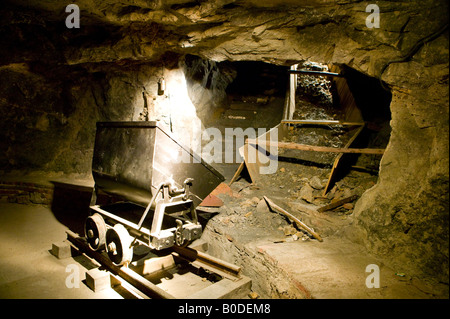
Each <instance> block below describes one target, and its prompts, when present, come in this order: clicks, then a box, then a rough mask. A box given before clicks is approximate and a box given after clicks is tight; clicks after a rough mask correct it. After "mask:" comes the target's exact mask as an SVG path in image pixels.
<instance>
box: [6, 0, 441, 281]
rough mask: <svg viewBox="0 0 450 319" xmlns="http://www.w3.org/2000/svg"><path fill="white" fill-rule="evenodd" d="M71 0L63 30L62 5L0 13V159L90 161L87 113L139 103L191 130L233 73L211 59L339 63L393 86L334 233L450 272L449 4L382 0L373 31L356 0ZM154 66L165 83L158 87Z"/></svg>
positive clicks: (26, 165)
mask: <svg viewBox="0 0 450 319" xmlns="http://www.w3.org/2000/svg"><path fill="white" fill-rule="evenodd" d="M76 3H77V5H79V7H80V16H81V18H80V23H81V27H80V29H68V28H66V26H65V24H64V21H65V18H66V17H67V15H68V14H67V13H65V10H64V9H65V4H64V3H60V2H54V1H26V0H16V1H14V3H12V2H9V1H6V3H5V4H4V6H3V7H2V9H1V11H0V18H1V21H2V23H1V27H0V75H1V77H0V79H1V80H0V81H1V82H2V83H1V86H0V96H1V100H0V109H1V111H2V115H3V117H2V120H1V122H0V129H1V132H2V138H1V139H0V170H3V171H5V172H7V171H10V170H14V169H17V170H26V169H31V170H50V171H53V170H60V171H65V172H84V171H86V172H89V169H90V158H91V153H92V147H93V136H94V130H95V122H96V121H97V120H114V119H117V120H138V119H146V116H148V115H147V113H146V112H145V108H147V112H148V114H149V115H150V116H157V117H159V118H160V120H161V121H162V122H164V123H166V125H169V126H170V121H169V123H168V122H167V120H168V118H169V119H170V118H171V115H170V114H172V115H174V116H173V117H172V118H171V119H172V121H173V122H172V127H175V128H176V130H179V131H178V132H177V134H183V132H185V131H186V130H187V129H191V127H192V126H194V127H197V129H199V126H201V123H200V122H199V121H201V118H202V117H205V116H206V117H207V114H208V111H207V109H208V106H207V105H210V104H212V105H214V104H215V103H220V102H219V101H221V100H222V99H223V96H222V95H221V94H222V93H221V92H222V91H223V88H224V87H225V86H226V85H227V83H228V82H229V81H230V80H231V79H232V77H233V75H232V72H231V73H230V72H227V71H224V72H219V71H218V69H217V68H216V66H217V65H215V63H217V62H221V61H244V60H248V61H264V62H269V63H274V64H278V65H286V66H288V65H291V64H294V63H301V62H303V61H307V60H311V61H317V62H322V63H327V64H332V63H334V64H340V65H346V66H349V67H351V68H353V69H355V70H357V71H359V72H362V73H364V74H366V75H368V76H371V77H375V78H378V79H381V80H382V81H384V83H385V84H386V86H388V87H389V89H390V90H391V93H392V102H391V107H390V108H391V113H392V114H391V115H392V120H391V128H392V133H391V139H390V142H389V144H388V147H387V150H386V153H385V155H384V156H383V159H382V161H381V164H380V175H379V181H378V183H377V185H375V186H374V187H373V188H372V189H370V190H369V191H367V192H366V193H365V194H364V195H363V196H362V197H361V199H360V200H359V201H358V203H357V205H356V207H355V222H354V224H353V225H352V226H351V227H349V228H348V229H346V230H343V234H344V235H346V236H349V237H350V238H352V239H353V240H355V241H358V242H361V243H363V244H365V245H366V246H367V247H368V248H369V249H370V250H371V251H372V252H375V253H377V254H379V255H380V256H383V257H389V258H391V260H392V261H391V262H392V264H393V265H396V266H397V267H398V268H399V269H402V270H403V271H405V272H406V271H408V272H411V273H420V274H424V275H428V276H433V277H435V279H436V280H440V281H443V282H447V283H448V216H449V213H448V212H449V207H448V176H449V171H448V164H449V161H448V151H449V147H448V144H449V143H448V138H449V134H448V133H449V131H448V127H449V125H448V115H449V114H448V102H449V101H448V3H447V1H444V0H440V1H431V0H425V1H408V2H398V1H395V2H392V1H377V2H376V4H377V5H378V6H379V8H380V28H372V29H370V28H368V27H367V26H366V18H367V17H368V15H369V14H370V13H367V12H366V10H365V9H366V7H367V5H368V4H370V2H364V1H363V2H361V1H352V0H343V1H339V2H336V1H329V0H317V1H293V0H273V1H253V0H244V1H234V0H220V1H208V0H205V1H184V0H170V1H129V0H125V1H121V2H120V3H119V2H117V1H113V0H107V1H102V2H101V3H97V2H94V1H91V0H80V1H77V2H76ZM187 54H190V55H195V56H198V57H200V58H202V59H203V60H204V61H206V60H209V62H198V61H199V60H195V59H194V60H191V61H188V64H189V63H190V65H191V66H193V68H192V70H203V71H202V72H203V73H202V72H192V73H190V71H188V72H187V74H188V77H187V81H186V79H185V78H183V76H182V74H186V68H185V67H184V66H182V64H181V65H180V64H179V63H180V61H183V57H184V56H185V55H187ZM195 65H197V66H195ZM199 74H200V75H199ZM220 74H221V76H219V75H220ZM161 76H164V79H165V80H166V85H167V88H168V91H167V92H166V94H163V95H158V94H157V93H155V92H157V85H158V83H157V82H158V81H159V80H160V78H161ZM213 78H216V79H217V80H216V81H215V84H216V85H213V86H210V85H207V83H211V81H209V80H208V79H213ZM219 78H220V79H219ZM192 79H196V81H191V80H192ZM183 81H185V82H186V83H183ZM173 86H178V87H180V88H181V89H178V90H176V92H170V89H171V88H172V87H173ZM185 87H186V88H185ZM185 96H189V97H190V98H191V100H190V102H191V104H192V103H194V102H195V103H194V106H193V105H190V104H189V103H188V105H187V106H185V107H184V108H183V110H184V112H186V113H185V114H187V115H183V113H176V114H174V113H170V114H169V113H168V112H169V111H170V107H171V106H172V105H173V103H169V104H168V100H171V101H172V102H173V101H181V102H180V103H184V102H186V100H185V99H184V97H185ZM152 105H153V106H154V107H153V108H152V107H151V106H152ZM196 106H197V107H196ZM151 112H154V114H151ZM186 119H189V121H191V120H192V121H191V122H192V123H194V125H187V124H185V123H186V122H187V121H186ZM174 123H175V124H176V125H173V124H174ZM194 144H195V143H194Z"/></svg>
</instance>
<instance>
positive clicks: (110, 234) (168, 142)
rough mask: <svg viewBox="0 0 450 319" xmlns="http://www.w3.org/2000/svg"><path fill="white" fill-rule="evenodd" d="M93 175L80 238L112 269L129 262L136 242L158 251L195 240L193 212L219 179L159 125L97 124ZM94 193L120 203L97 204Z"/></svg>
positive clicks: (198, 232)
mask: <svg viewBox="0 0 450 319" xmlns="http://www.w3.org/2000/svg"><path fill="white" fill-rule="evenodd" d="M92 174H93V178H94V182H95V186H94V192H93V194H92V199H91V206H90V210H91V214H90V216H89V217H88V218H87V220H86V222H85V236H86V239H87V242H88V244H89V246H90V248H91V249H93V250H100V249H104V248H106V251H107V253H108V256H109V258H110V259H111V261H112V262H113V263H115V264H116V265H124V264H128V263H129V262H130V261H131V259H132V257H133V247H134V246H135V245H136V244H144V245H146V246H148V247H150V248H151V249H155V250H161V249H165V248H169V247H172V246H174V245H177V246H184V245H186V244H188V243H190V242H192V241H193V240H195V239H198V238H200V236H201V234H202V226H201V225H200V223H199V222H198V218H197V213H196V209H195V208H196V206H197V205H198V204H200V203H201V202H202V201H203V199H204V198H205V197H206V196H208V195H209V194H210V193H211V191H213V190H214V189H215V188H216V187H217V186H218V185H219V184H220V183H221V182H222V181H223V180H224V177H223V176H222V175H221V174H220V173H219V172H217V171H216V170H215V169H214V168H213V167H211V166H210V165H208V164H207V163H206V162H204V161H203V160H202V159H201V157H200V156H198V155H197V154H195V153H194V152H193V151H192V150H190V149H189V148H187V147H185V146H183V145H181V144H180V143H179V142H177V141H176V140H175V139H174V138H173V136H172V135H171V134H170V133H168V132H166V131H165V130H164V129H163V128H162V127H161V126H160V125H159V124H158V122H99V123H97V132H96V137H95V146H94V155H93V161H92ZM99 191H101V192H103V193H106V194H109V195H113V196H114V197H115V198H120V199H121V200H120V201H117V202H115V203H113V204H107V205H103V206H102V205H97V194H98V192H99Z"/></svg>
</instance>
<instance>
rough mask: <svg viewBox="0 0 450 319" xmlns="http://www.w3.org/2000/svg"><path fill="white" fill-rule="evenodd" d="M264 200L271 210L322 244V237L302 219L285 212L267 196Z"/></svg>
mask: <svg viewBox="0 0 450 319" xmlns="http://www.w3.org/2000/svg"><path fill="white" fill-rule="evenodd" d="M263 198H264V200H265V201H266V203H267V205H269V207H270V209H271V210H273V211H275V212H277V213H279V214H282V215H285V216H287V217H288V218H289V219H291V220H292V221H293V222H294V223H295V224H297V226H298V227H299V228H300V229H302V230H304V231H306V232H308V233H309V234H310V235H311V236H313V237H314V238H315V239H317V240H318V241H320V242H322V241H323V239H322V237H320V235H319V234H318V233H316V232H315V231H314V230H313V229H311V228H310V227H308V226H307V225H306V224H305V223H303V222H302V221H301V220H300V219H298V218H297V217H295V216H294V215H292V214H291V213H289V212H287V211H286V210H284V209H283V208H281V207H280V206H278V205H276V204H275V203H274V202H272V201H271V200H270V199H268V198H267V196H263Z"/></svg>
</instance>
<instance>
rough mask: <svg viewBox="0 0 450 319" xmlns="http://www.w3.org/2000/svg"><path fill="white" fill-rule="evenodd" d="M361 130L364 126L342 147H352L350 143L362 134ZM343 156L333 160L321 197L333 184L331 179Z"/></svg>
mask: <svg viewBox="0 0 450 319" xmlns="http://www.w3.org/2000/svg"><path fill="white" fill-rule="evenodd" d="M363 129H364V126H361V127H359V128H358V129H357V130H356V132H355V134H353V136H352V137H351V138H350V140H349V141H348V142H347V144H345V146H344V147H346V148H348V147H350V145H352V143H353V142H354V141H355V140H356V138H357V137H358V135H359V134H360V133H361V132H362V130H363ZM343 155H344V153H341V154H339V155H338V156H336V158H335V160H334V163H333V167H332V168H331V172H330V177H329V178H328V182H327V185H326V186H325V188H324V190H323V196H326V194H327V193H328V191H329V190H330V188H331V185H332V184H333V179H334V177H335V176H336V168H337V166H338V164H339V162H340V161H341V158H342V156H343Z"/></svg>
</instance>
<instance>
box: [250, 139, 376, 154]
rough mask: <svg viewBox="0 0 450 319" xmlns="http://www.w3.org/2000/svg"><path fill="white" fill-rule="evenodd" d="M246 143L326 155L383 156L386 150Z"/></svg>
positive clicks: (277, 143) (279, 143)
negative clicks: (324, 153)
mask: <svg viewBox="0 0 450 319" xmlns="http://www.w3.org/2000/svg"><path fill="white" fill-rule="evenodd" d="M246 143H248V144H251V145H257V144H258V145H261V144H263V145H266V146H267V145H269V146H275V147H276V146H278V148H285V149H291V150H301V151H311V152H326V153H351V154H374V155H383V154H384V149H382V148H348V147H329V146H315V145H307V144H298V143H286V142H258V141H256V140H250V139H249V140H247V141H246Z"/></svg>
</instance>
